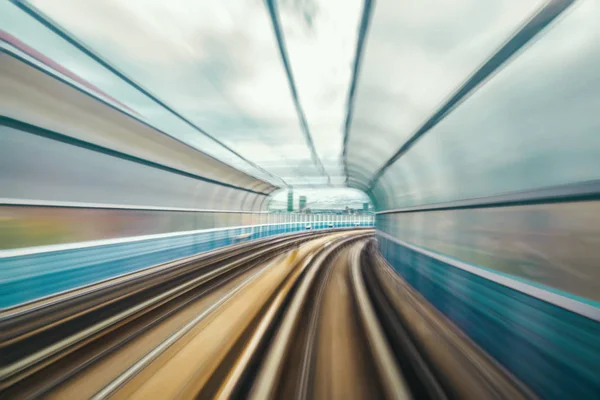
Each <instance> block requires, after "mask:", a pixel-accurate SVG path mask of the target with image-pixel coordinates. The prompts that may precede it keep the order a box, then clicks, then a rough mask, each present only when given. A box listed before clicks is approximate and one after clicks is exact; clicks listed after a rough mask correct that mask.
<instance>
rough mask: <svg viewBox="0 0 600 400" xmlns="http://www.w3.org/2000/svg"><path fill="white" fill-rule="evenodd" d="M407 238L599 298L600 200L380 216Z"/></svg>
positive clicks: (394, 232)
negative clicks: (599, 247)
mask: <svg viewBox="0 0 600 400" xmlns="http://www.w3.org/2000/svg"><path fill="white" fill-rule="evenodd" d="M377 227H378V228H379V229H381V230H383V231H384V232H387V233H389V234H390V235H392V236H395V237H397V238H399V239H400V240H403V241H406V242H408V243H412V244H415V245H417V246H422V247H425V248H428V249H430V250H433V251H436V252H438V253H442V254H444V255H448V256H451V257H454V258H456V259H460V260H463V261H465V262H467V263H470V264H474V265H479V266H483V267H487V268H491V269H494V270H496V271H499V272H501V273H506V274H510V275H514V276H517V277H520V278H525V279H527V280H529V281H531V282H536V283H540V284H543V285H547V286H550V287H554V288H557V289H560V290H562V291H565V292H567V293H572V294H575V295H577V296H581V297H584V298H588V299H591V300H594V301H600V279H598V278H599V277H600V276H599V273H600V272H599V269H598V264H599V262H600V253H598V251H597V250H596V249H597V248H598V246H599V245H600V202H579V203H562V204H540V205H532V206H521V207H502V208H485V209H471V210H451V211H431V212H416V213H401V214H388V215H379V216H378V217H377Z"/></svg>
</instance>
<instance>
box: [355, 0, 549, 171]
mask: <svg viewBox="0 0 600 400" xmlns="http://www.w3.org/2000/svg"><path fill="white" fill-rule="evenodd" d="M540 4H542V1H540V0H526V1H514V0H501V1H477V0H474V1H462V2H454V1H443V0H426V1H410V2H407V1H395V0H384V1H377V2H376V3H375V7H374V11H373V13H374V14H373V16H372V20H371V23H370V26H369V32H368V36H367V42H366V47H365V53H364V56H363V62H362V66H361V70H360V81H359V85H358V88H357V94H356V103H355V107H354V110H355V111H354V117H353V121H352V129H351V133H350V142H349V147H348V156H349V161H350V163H351V164H353V165H354V164H361V165H363V167H364V169H366V170H367V171H368V175H369V176H372V175H373V174H374V173H375V171H376V170H377V169H378V168H379V167H380V166H381V165H382V164H383V163H384V162H385V161H386V160H388V159H389V158H390V157H391V156H392V155H393V154H394V153H395V152H396V151H397V150H398V149H399V148H400V146H401V145H402V144H403V143H404V142H405V141H406V139H407V138H408V137H409V136H410V135H412V134H413V133H414V132H415V131H416V130H417V128H418V127H419V125H420V124H422V123H423V122H425V120H426V119H427V118H428V117H429V116H430V115H431V114H433V112H434V111H435V110H436V109H437V107H439V106H440V104H441V103H442V102H443V100H444V99H445V98H447V97H448V96H449V95H450V94H451V93H452V92H453V91H454V90H455V89H456V88H457V87H458V86H459V85H460V84H461V83H462V82H463V81H464V80H465V79H466V78H467V77H468V75H469V74H471V73H472V72H473V71H474V70H475V69H476V68H477V67H478V66H479V65H480V64H481V63H482V62H483V61H484V60H485V59H486V58H487V57H489V56H490V55H491V54H493V52H494V50H495V49H496V48H498V47H499V46H500V45H501V44H502V43H503V42H504V41H505V40H506V39H507V38H508V37H509V36H510V34H511V33H513V32H514V31H515V30H516V29H517V28H518V26H519V25H520V24H521V23H522V22H523V21H524V20H526V19H527V18H528V17H529V16H530V15H531V14H532V13H533V12H534V11H535V9H536V8H537V7H538V6H539V5H540ZM369 158H370V159H369Z"/></svg>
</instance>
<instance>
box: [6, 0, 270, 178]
mask: <svg viewBox="0 0 600 400" xmlns="http://www.w3.org/2000/svg"><path fill="white" fill-rule="evenodd" d="M71 3H72V4H71ZM35 4H36V5H41V6H44V7H45V8H48V9H50V10H54V11H57V12H64V13H66V14H67V15H66V17H65V18H69V20H70V18H79V19H77V21H72V20H70V21H71V23H74V24H76V25H77V26H78V27H79V29H88V30H92V29H93V26H94V24H93V22H92V21H95V19H96V18H98V19H99V20H100V21H104V22H106V23H108V21H107V20H106V19H105V18H106V17H107V15H106V13H103V12H101V10H100V9H101V8H102V7H103V4H106V5H107V7H108V3H104V2H99V3H98V2H77V1H75V2H69V4H67V3H66V2H55V3H52V2H44V3H42V4H37V3H35ZM88 7H89V8H92V10H89V9H88ZM96 8H98V9H96ZM78 12H81V13H85V14H81V15H80V14H78ZM90 15H94V16H95V18H90V17H89V16H90ZM61 22H62V21H61ZM122 22H124V21H122ZM0 26H1V27H2V30H0V33H1V37H0V39H2V40H3V41H4V43H2V42H0V43H2V46H3V47H5V48H9V49H11V50H12V51H13V52H16V53H18V54H20V55H21V56H24V57H25V58H27V59H29V60H34V63H35V64H37V65H42V66H44V67H45V69H48V70H52V71H56V72H58V73H60V74H61V75H63V76H66V77H67V78H69V81H71V82H74V83H75V84H76V85H77V86H79V87H81V88H83V89H84V90H86V91H88V92H91V93H93V94H94V95H96V96H99V97H101V98H103V99H107V100H108V101H109V102H111V103H112V104H115V105H117V107H119V108H121V109H123V110H125V111H126V112H128V113H130V114H132V115H134V116H136V117H138V118H141V119H142V120H146V121H148V122H149V123H150V124H151V125H153V126H154V127H156V128H158V129H160V130H162V131H164V132H167V133H168V134H169V135H171V136H173V137H175V138H177V139H179V140H181V141H183V142H186V143H188V144H190V145H191V146H193V147H195V148H197V149H199V150H201V151H203V152H205V153H207V154H209V155H211V156H213V157H215V158H217V159H219V160H221V161H224V162H226V163H227V164H229V165H232V166H234V167H235V168H238V169H240V170H242V171H244V172H246V173H248V174H250V175H252V176H255V177H258V178H261V179H264V180H267V181H271V182H273V183H275V184H281V182H279V181H278V180H276V179H274V178H273V177H271V176H269V175H268V174H266V173H264V172H262V171H260V170H259V169H256V168H254V167H253V166H251V165H250V164H248V163H247V162H246V161H244V160H242V159H240V158H239V157H238V156H236V155H235V154H233V153H232V152H230V151H229V150H227V149H225V148H223V147H221V146H220V145H218V144H217V143H215V142H214V141H213V140H212V139H210V138H208V137H207V136H204V135H203V134H201V133H200V132H198V131H197V130H195V129H194V128H192V127H191V126H189V125H188V124H186V123H185V122H183V121H181V120H180V119H178V118H177V117H176V116H174V115H173V114H171V113H170V112H169V111H168V110H166V109H164V108H162V107H161V106H160V105H158V104H157V103H155V102H154V101H152V100H151V99H150V98H148V97H146V96H145V95H143V94H141V93H140V92H138V91H137V90H136V89H134V88H133V87H131V86H129V85H128V84H127V83H125V82H124V81H122V80H121V79H119V78H118V77H116V76H115V75H114V74H112V73H111V72H109V71H108V70H106V69H105V68H103V67H102V66H100V65H99V64H98V63H96V62H95V61H93V60H92V59H91V58H89V57H88V56H86V55H84V54H83V53H82V52H80V51H79V50H77V49H76V48H75V47H74V46H72V45H71V44H69V43H67V42H66V41H65V40H63V39H61V38H60V37H59V36H58V35H56V34H54V33H53V32H52V31H50V30H49V29H48V28H46V27H44V26H43V25H42V24H41V23H39V22H37V21H36V20H35V19H33V18H32V17H30V16H29V15H27V14H26V13H25V12H23V11H21V10H20V9H19V8H18V7H17V6H15V5H14V4H12V3H10V2H0ZM115 27H116V25H115ZM111 28H112V26H111ZM107 29H109V28H108V27H107ZM127 29H131V26H128V28H127ZM109 30H110V29H109ZM75 33H76V32H75ZM96 33H97V34H98V32H96ZM113 33H114V31H113ZM134 33H135V32H133V31H128V32H127V33H123V35H122V36H121V37H119V40H116V41H113V40H109V39H108V38H110V35H109V34H106V35H104V36H103V37H102V38H98V37H97V36H95V38H96V40H100V41H102V40H104V44H105V46H106V47H108V48H110V49H113V51H125V52H127V49H125V50H123V49H121V48H120V47H119V45H117V44H118V43H128V42H127V41H126V40H124V38H130V37H132V35H133V34H134ZM138 33H139V32H138ZM139 34H140V35H142V36H143V32H141V33H139ZM133 37H137V36H135V35H133ZM122 39H123V40H122ZM144 49H145V50H146V51H149V50H148V48H147V47H145V48H139V49H133V50H131V49H129V50H131V51H129V52H127V54H128V55H130V56H131V57H133V58H134V59H137V57H138V56H140V57H143V55H144V54H145V53H144V52H143V50H144ZM138 50H139V51H138ZM163 51H166V50H165V49H161V51H160V52H159V53H160V54H161V55H160V56H157V57H156V58H157V59H158V58H160V57H163V56H164V53H163ZM163 72H164V71H162V70H161V69H160V68H159V69H158V74H162V73H163ZM175 75H176V76H177V73H175ZM132 76H134V77H137V76H138V75H136V74H132ZM187 78H189V77H187ZM182 85H183V84H182ZM184 86H185V85H184ZM215 101H216V100H215Z"/></svg>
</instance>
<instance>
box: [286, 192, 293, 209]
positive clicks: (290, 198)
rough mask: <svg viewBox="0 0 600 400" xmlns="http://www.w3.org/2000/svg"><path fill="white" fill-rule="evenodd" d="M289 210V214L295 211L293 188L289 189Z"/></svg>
mask: <svg viewBox="0 0 600 400" xmlns="http://www.w3.org/2000/svg"><path fill="white" fill-rule="evenodd" d="M287 210H288V212H292V211H294V189H292V188H289V189H288V195H287Z"/></svg>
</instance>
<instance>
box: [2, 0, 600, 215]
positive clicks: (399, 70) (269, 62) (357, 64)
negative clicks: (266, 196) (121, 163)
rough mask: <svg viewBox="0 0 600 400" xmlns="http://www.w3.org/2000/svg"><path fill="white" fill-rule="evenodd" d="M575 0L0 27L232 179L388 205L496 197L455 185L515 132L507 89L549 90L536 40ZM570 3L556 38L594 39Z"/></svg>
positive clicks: (61, 9) (141, 14)
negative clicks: (224, 167) (238, 175)
mask: <svg viewBox="0 0 600 400" xmlns="http://www.w3.org/2000/svg"><path fill="white" fill-rule="evenodd" d="M572 3H574V1H566V0H555V1H540V0H527V1H513V0H501V1H494V2H485V4H484V2H481V1H479V0H464V1H460V2H447V1H436V0H427V1H418V2H416V1H415V2H408V1H406V2H399V1H393V0H382V1H377V2H374V1H361V0H336V1H332V0H314V1H311V0H306V1H292V0H289V1H283V0H282V1H270V0H267V1H265V2H260V1H246V0H239V1H230V2H215V1H194V0H179V1H170V2H164V1H162V0H151V1H150V0H137V1H127V2H117V1H97V2H89V1H79V0H60V1H46V0H34V1H30V2H17V1H15V2H12V3H9V2H5V3H3V4H2V5H0V7H1V10H0V11H1V12H0V15H1V16H0V19H1V22H2V26H4V27H6V28H5V29H6V31H5V32H3V39H4V40H5V41H8V42H10V40H8V39H9V38H11V37H12V38H18V42H19V43H21V46H23V47H26V48H33V49H34V50H35V51H37V52H39V53H41V54H43V55H44V56H45V57H47V58H49V59H50V60H52V61H53V62H54V63H56V64H58V65H59V66H60V68H59V69H64V70H67V71H69V73H71V74H73V76H76V79H75V80H78V81H80V82H85V83H86V84H87V85H88V86H89V85H91V86H93V87H94V88H96V89H98V91H97V92H100V93H103V95H104V97H105V100H106V99H108V100H109V101H110V102H111V103H112V104H113V105H116V106H118V107H120V108H121V109H122V110H124V111H126V112H128V113H130V114H131V115H134V116H136V117H141V118H143V119H144V120H145V121H147V122H148V123H149V124H151V125H152V126H154V127H156V128H157V129H160V130H162V131H164V132H167V133H168V134H169V135H171V136H173V137H175V138H176V139H179V140H180V141H182V142H185V143H187V144H189V145H191V146H193V147H194V148H196V149H198V150H200V151H202V152H205V153H207V154H209V155H211V156H213V157H215V158H217V159H219V160H221V161H223V162H225V163H227V164H229V165H232V166H233V167H235V168H237V169H239V170H241V171H244V172H246V173H248V174H250V175H253V176H255V177H258V178H259V179H262V180H265V181H267V182H269V183H271V184H274V185H276V186H279V187H285V186H288V185H289V186H295V187H302V186H309V187H319V186H351V187H355V188H358V189H360V190H362V191H364V192H366V193H368V194H369V196H370V197H371V198H372V199H375V200H376V201H375V202H376V203H379V204H380V206H382V207H385V208H389V207H392V206H411V205H414V204H419V203H423V202H434V201H447V200H456V199H457V198H461V196H462V198H464V197H465V196H477V195H479V196H480V195H486V194H489V193H490V192H493V191H494V190H488V191H487V192H485V191H484V192H483V193H477V192H473V193H465V192H468V188H461V187H459V186H460V185H458V182H459V181H461V180H464V179H466V178H472V176H471V175H472V173H473V170H475V169H477V168H482V167H481V166H482V165H484V164H485V163H484V162H483V160H482V157H484V156H482V155H481V153H483V154H487V153H486V149H490V148H492V149H493V148H494V140H487V141H486V140H484V139H481V132H484V131H486V130H492V131H494V132H493V134H494V135H498V136H497V137H502V136H506V135H508V136H510V135H514V136H515V137H517V136H519V135H520V134H521V132H520V131H519V129H514V128H515V125H516V124H518V123H519V120H518V115H517V114H518V113H519V110H518V109H515V110H511V109H510V108H511V96H512V97H514V94H513V93H511V92H510V90H513V88H515V90H516V88H518V87H520V85H522V84H523V82H527V81H529V80H534V81H535V80H536V79H538V80H539V81H540V84H544V83H547V81H548V79H546V81H543V82H542V80H540V79H539V78H540V73H541V72H542V71H541V70H539V67H540V66H541V65H544V66H547V65H548V63H549V61H548V60H549V59H552V57H554V56H557V54H556V52H554V53H552V50H553V46H556V45H557V43H558V42H557V41H560V40H561V38H560V37H559V38H554V37H553V36H551V34H552V33H553V32H550V34H549V36H550V37H551V39H548V40H546V41H544V40H543V39H542V40H540V41H538V39H539V37H540V36H542V35H541V34H540V33H541V32H542V31H543V30H544V29H545V28H546V27H547V26H548V25H549V24H551V23H553V21H554V20H555V19H557V18H558V17H559V16H561V14H563V12H564V11H565V10H566V9H567V8H569V6H570V5H571V4H572ZM582 3H584V4H583V5H582V6H581V7H579V9H577V10H576V11H574V12H573V13H572V14H574V15H575V16H573V15H569V17H568V18H566V20H567V22H564V23H562V22H561V24H562V25H566V26H560V28H559V29H557V30H560V31H561V32H563V36H564V35H566V37H564V38H562V39H563V42H564V43H567V42H569V32H570V31H572V28H573V27H574V26H578V27H579V29H586V27H587V29H594V28H593V21H594V18H595V17H594V16H598V15H599V14H600V13H599V12H598V8H597V7H595V8H594V6H593V4H592V5H589V3H590V1H588V2H587V5H586V2H585V1H582ZM591 3H593V2H591ZM580 9H584V10H583V11H580ZM590 15H591V16H590ZM582 26H583V28H582ZM573 35H574V34H573V33H572V32H571V36H573ZM581 37H583V36H581ZM587 37H589V38H593V37H594V35H593V34H592V35H588V36H587ZM552 40H553V41H552ZM548 42H550V43H548ZM596 42H597V41H596ZM13 44H14V42H13ZM558 44H559V45H560V43H558ZM583 46H588V47H587V48H586V49H588V50H589V49H593V48H594V46H596V47H595V49H597V45H594V44H592V43H591V41H590V43H584V45H583ZM529 47H531V48H532V49H531V51H529V50H528V51H525V56H521V55H520V52H522V50H523V49H526V48H529ZM529 53H532V54H534V55H536V56H535V60H538V62H537V64H536V62H535V60H532V58H534V56H532V57H527V55H528V54H529ZM517 55H518V56H519V57H517ZM539 57H541V59H540V58H539ZM544 57H545V58H544ZM574 58H575V62H576V61H577V59H576V57H574ZM514 59H518V62H515V63H513V62H512V61H513V60H514ZM508 64H510V68H506V66H507V65H508ZM513 64H514V66H513ZM536 68H537V69H536ZM501 69H502V72H501V73H499V71H500V70H501ZM589 70H590V71H591V70H593V68H592V69H589ZM586 71H587V70H586ZM59 72H60V71H59ZM580 72H581V71H580ZM550 73H553V71H550ZM496 75H498V76H496ZM490 78H492V79H490ZM546 78H547V77H546ZM488 81H490V82H489V83H488ZM482 87H483V90H479V89H480V88H482ZM507 88H508V89H507ZM475 92H477V93H475ZM543 94H544V93H541V94H540V96H542V95H543ZM463 103H464V104H463ZM496 109H499V112H492V113H490V110H496ZM482 116H486V118H489V121H492V122H493V124H492V125H490V123H489V121H487V122H484V121H483V118H482ZM507 118H508V120H510V121H511V122H513V125H512V126H511V124H510V123H508V124H506V123H505V124H504V125H503V124H501V121H506V120H507ZM573 118H574V117H573ZM465 127H466V128H465ZM516 128H520V127H518V126H517V127H516ZM496 141H497V140H496ZM532 141H535V136H534V138H533V139H532ZM506 142H508V141H506ZM503 143H504V142H503ZM469 144H472V146H471V147H473V146H480V149H483V151H479V152H477V154H475V152H472V151H470V150H469V148H470V147H469V146H470V145H469ZM488 152H489V151H488ZM487 155H489V154H487ZM478 157H479V158H478ZM491 157H492V158H493V155H492V156H491ZM449 165H452V166H453V167H452V168H449V167H448V166H449ZM483 168H485V167H483ZM470 174H471V175H470ZM490 176H492V177H493V176H494V175H493V174H492V173H491V175H490ZM490 176H486V179H488V178H490ZM500 178H501V179H504V180H507V179H508V180H509V181H510V178H506V179H505V177H500ZM532 179H533V178H532ZM542 180H543V179H542ZM420 182H425V184H423V185H421V184H420ZM505 183H506V182H505ZM555 183H561V182H552V181H550V182H548V184H555ZM424 185H425V186H424ZM484 186H485V185H484ZM515 189H519V185H518V184H514V185H512V186H511V184H510V183H506V184H505V185H504V186H502V187H501V188H500V189H498V190H496V192H497V191H502V190H509V191H510V190H515Z"/></svg>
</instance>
